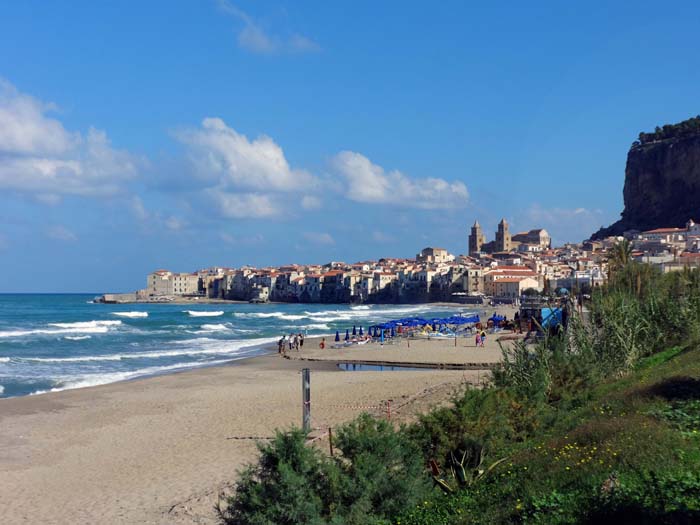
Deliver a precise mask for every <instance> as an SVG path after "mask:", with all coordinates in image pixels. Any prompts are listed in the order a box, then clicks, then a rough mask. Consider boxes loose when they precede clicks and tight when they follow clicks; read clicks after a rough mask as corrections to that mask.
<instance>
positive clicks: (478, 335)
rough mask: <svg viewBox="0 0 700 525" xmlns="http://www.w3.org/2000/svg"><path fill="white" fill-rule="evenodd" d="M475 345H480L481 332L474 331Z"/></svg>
mask: <svg viewBox="0 0 700 525" xmlns="http://www.w3.org/2000/svg"><path fill="white" fill-rule="evenodd" d="M476 346H477V348H478V347H480V346H481V334H480V333H479V332H477V333H476Z"/></svg>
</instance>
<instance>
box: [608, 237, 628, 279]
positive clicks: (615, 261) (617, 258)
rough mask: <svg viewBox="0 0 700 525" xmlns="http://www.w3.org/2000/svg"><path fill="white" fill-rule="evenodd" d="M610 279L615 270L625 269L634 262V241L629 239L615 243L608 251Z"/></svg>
mask: <svg viewBox="0 0 700 525" xmlns="http://www.w3.org/2000/svg"><path fill="white" fill-rule="evenodd" d="M607 259H608V280H610V279H611V278H612V276H613V274H614V273H615V272H618V271H620V270H623V269H624V268H626V267H627V266H628V265H629V264H630V263H631V262H632V243H631V242H629V241H628V240H627V239H622V240H621V241H619V242H617V243H615V244H614V245H613V246H612V247H611V248H610V252H609V253H608V257H607Z"/></svg>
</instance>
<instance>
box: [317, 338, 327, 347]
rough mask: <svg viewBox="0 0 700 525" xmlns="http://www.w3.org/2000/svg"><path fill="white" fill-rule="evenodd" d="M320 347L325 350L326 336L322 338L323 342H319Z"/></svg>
mask: <svg viewBox="0 0 700 525" xmlns="http://www.w3.org/2000/svg"><path fill="white" fill-rule="evenodd" d="M318 347H319V348H320V349H321V350H323V349H324V348H326V338H325V337H323V338H322V339H321V342H320V343H318Z"/></svg>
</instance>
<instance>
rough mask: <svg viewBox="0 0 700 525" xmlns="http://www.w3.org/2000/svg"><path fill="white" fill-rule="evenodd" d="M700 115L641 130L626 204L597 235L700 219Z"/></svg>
mask: <svg viewBox="0 0 700 525" xmlns="http://www.w3.org/2000/svg"><path fill="white" fill-rule="evenodd" d="M698 122H700V119H697V118H696V119H690V120H687V121H684V122H682V123H679V124H674V125H671V126H664V127H663V128H656V131H655V132H654V133H640V136H639V139H640V140H638V141H636V142H635V143H634V144H633V145H632V148H630V151H629V153H628V154H627V166H626V168H625V187H624V190H623V197H624V202H625V209H624V211H623V212H622V218H621V219H620V220H619V221H617V222H616V223H614V224H612V225H611V226H608V227H607V228H601V229H600V230H599V231H597V232H596V233H595V234H593V236H592V238H593V239H599V238H603V237H606V236H609V235H622V233H623V232H625V231H627V230H642V231H644V230H651V229H654V228H661V227H665V226H668V227H672V226H683V225H685V223H686V222H687V221H688V219H691V218H692V219H694V220H696V221H698V220H700V127H698V126H697V125H696V124H697V123H698Z"/></svg>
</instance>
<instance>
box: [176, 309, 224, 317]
mask: <svg viewBox="0 0 700 525" xmlns="http://www.w3.org/2000/svg"><path fill="white" fill-rule="evenodd" d="M185 313H187V314H189V315H190V317H219V316H220V315H224V312H223V310H217V311H215V312H207V311H202V310H185Z"/></svg>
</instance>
